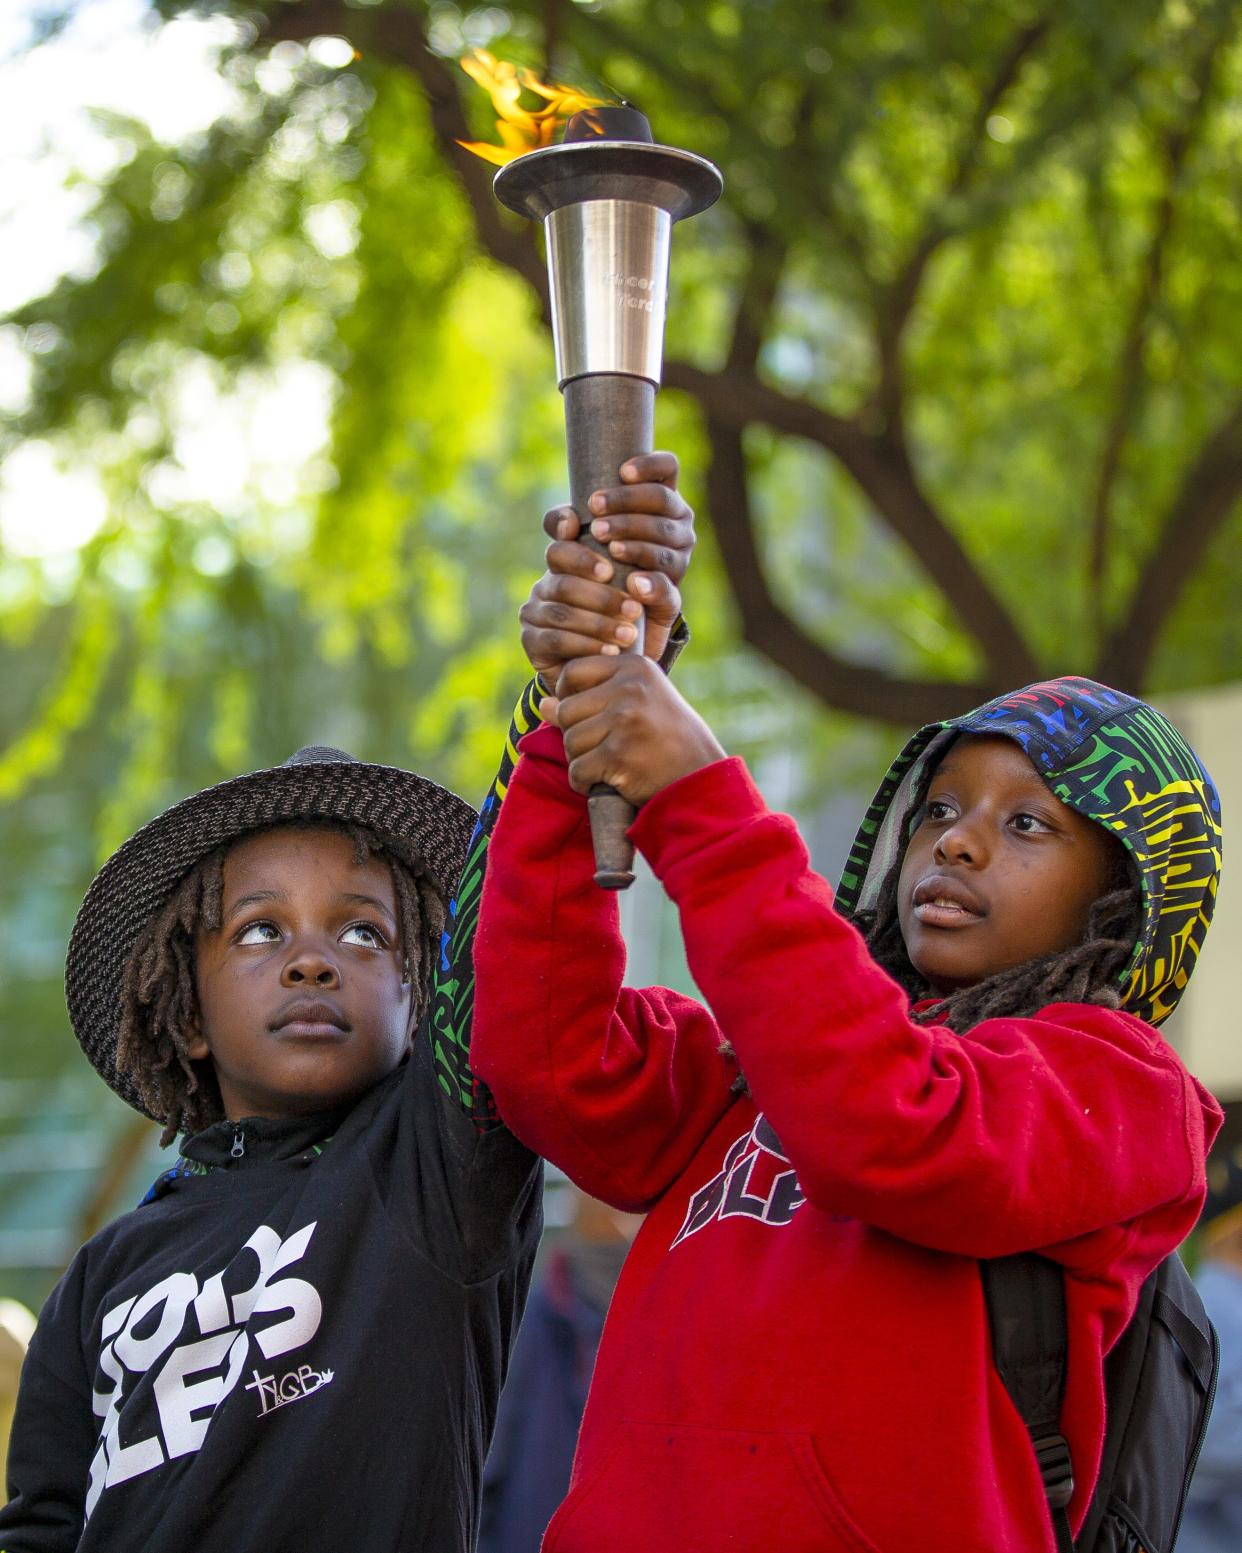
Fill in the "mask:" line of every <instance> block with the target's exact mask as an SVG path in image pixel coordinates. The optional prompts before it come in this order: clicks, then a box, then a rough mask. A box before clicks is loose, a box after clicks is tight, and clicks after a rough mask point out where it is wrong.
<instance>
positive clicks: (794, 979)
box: [472, 728, 1220, 1553]
mask: <svg viewBox="0 0 1242 1553" xmlns="http://www.w3.org/2000/svg"><path fill="white" fill-rule="evenodd" d="M522 752H523V753H522V759H521V761H520V762H519V765H518V767H517V771H516V773H515V776H514V780H513V784H512V787H511V789H510V791H509V794H508V796H507V798H506V800H505V803H504V805H503V808H502V810H501V814H500V818H499V820H498V822H497V826H496V831H495V835H494V837H493V841H492V851H491V858H490V861H489V865H488V871H487V877H486V883H485V888H484V897H483V906H482V915H481V922H480V928H479V935H478V940H477V944H476V970H477V977H478V984H477V1002H476V1011H475V1025H474V1037H473V1044H472V1059H473V1061H474V1066H475V1069H476V1071H477V1072H478V1073H479V1074H480V1076H481V1077H482V1078H483V1079H484V1080H485V1081H486V1082H487V1083H488V1084H489V1085H490V1086H491V1087H492V1089H493V1091H494V1093H495V1096H496V1100H497V1102H498V1104H499V1107H500V1110H501V1114H502V1115H503V1116H504V1118H505V1121H506V1122H507V1123H508V1125H509V1126H510V1127H511V1128H512V1130H513V1131H514V1132H515V1133H516V1134H517V1135H518V1136H519V1137H520V1138H521V1139H522V1140H523V1141H524V1142H526V1143H527V1144H528V1145H529V1146H530V1147H532V1148H534V1149H537V1150H538V1151H539V1152H540V1153H542V1154H544V1155H545V1156H546V1157H547V1158H548V1159H550V1160H552V1161H553V1162H554V1163H555V1164H557V1165H559V1166H560V1167H561V1168H562V1169H563V1170H564V1171H565V1172H566V1173H567V1174H568V1175H569V1176H570V1177H571V1178H572V1179H573V1180H574V1181H576V1182H577V1183H578V1184H579V1185H580V1186H582V1187H583V1188H584V1189H585V1190H586V1191H588V1192H590V1193H592V1194H594V1195H595V1196H597V1197H600V1198H602V1199H604V1200H605V1201H606V1202H609V1203H612V1204H614V1205H615V1206H617V1207H620V1208H627V1209H635V1208H641V1209H647V1210H649V1211H648V1217H647V1219H646V1221H645V1223H644V1225H643V1227H642V1230H641V1231H640V1233H639V1236H638V1238H637V1240H636V1242H635V1245H634V1248H633V1250H632V1252H631V1253H630V1256H629V1259H628V1260H627V1262H626V1264H625V1268H624V1271H623V1273H622V1276H621V1281H620V1284H619V1285H618V1288H617V1292H616V1294H615V1296H614V1299H613V1303H612V1307H611V1310H610V1312H609V1315H608V1320H607V1323H606V1326H605V1331H604V1336H603V1341H602V1344H601V1347H600V1351H599V1356H598V1359H597V1363H596V1370H595V1376H594V1379H593V1382H592V1386H591V1392H590V1397H589V1399H588V1403H587V1409H586V1414H585V1417H584V1419H583V1424H582V1432H581V1436H580V1439H579V1445H578V1453H577V1458H576V1461H575V1465H574V1472H573V1478H572V1482H571V1487H570V1493H569V1497H568V1498H567V1499H566V1500H565V1502H564V1504H563V1505H562V1506H561V1508H560V1509H559V1511H558V1512H557V1514H556V1516H555V1517H554V1519H553V1521H552V1523H551V1525H550V1526H549V1528H548V1531H547V1535H546V1537H545V1540H544V1550H545V1553H666V1550H667V1553H699V1550H701V1553H722V1550H726V1549H727V1550H732V1553H760V1550H762V1553H776V1550H779V1553H811V1550H814V1553H1051V1550H1052V1549H1053V1546H1054V1544H1053V1537H1052V1531H1051V1524H1050V1520H1049V1516H1048V1512H1047V1509H1046V1506H1045V1502H1044V1495H1043V1490H1042V1487H1041V1484H1040V1480H1039V1476H1038V1473H1037V1471H1036V1468H1035V1462H1034V1457H1033V1452H1032V1449H1031V1445H1030V1442H1029V1439H1028V1437H1027V1435H1026V1432H1025V1430H1024V1428H1023V1425H1022V1423H1021V1421H1020V1419H1019V1418H1018V1416H1017V1414H1016V1412H1015V1410H1014V1408H1013V1405H1012V1403H1011V1402H1010V1400H1009V1397H1008V1395H1007V1393H1006V1392H1005V1390H1004V1388H1003V1386H1002V1384H1001V1382H1000V1380H999V1378H998V1376H997V1374H996V1371H995V1369H994V1366H993V1363H992V1359H991V1341H990V1333H989V1328H988V1322H987V1316H986V1312H985V1308H984V1302H983V1295H982V1292H981V1287H980V1278H979V1268H978V1259H979V1258H981V1257H994V1256H1003V1255H1005V1254H1007V1253H1009V1252H1013V1251H1019V1250H1030V1249H1039V1250H1041V1251H1043V1252H1044V1253H1045V1254H1046V1255H1048V1256H1050V1257H1052V1258H1053V1259H1055V1260H1056V1261H1057V1262H1059V1263H1060V1264H1061V1265H1062V1266H1063V1267H1064V1268H1065V1270H1066V1273H1067V1275H1068V1276H1067V1278H1066V1305H1067V1319H1068V1327H1069V1358H1068V1377H1067V1387H1066V1396H1065V1407H1064V1413H1063V1430H1064V1433H1065V1435H1066V1437H1067V1439H1068V1441H1069V1445H1070V1449H1071V1453H1072V1457H1073V1461H1074V1466H1075V1476H1076V1479H1077V1490H1076V1493H1075V1498H1074V1501H1073V1504H1072V1505H1071V1509H1070V1513H1071V1519H1072V1521H1073V1522H1074V1524H1075V1525H1077V1523H1078V1522H1079V1521H1080V1520H1081V1517H1082V1515H1083V1513H1084V1511H1085V1508H1086V1504H1087V1501H1088V1498H1089V1496H1090V1492H1091V1488H1092V1486H1093V1483H1094V1479H1095V1476H1096V1474H1097V1471H1098V1463H1099V1456H1100V1447H1101V1443H1102V1439H1103V1430H1104V1387H1103V1378H1102V1363H1103V1357H1104V1355H1105V1354H1106V1353H1107V1351H1108V1349H1109V1347H1110V1346H1111V1345H1112V1343H1113V1342H1114V1341H1115V1339H1116V1338H1117V1336H1118V1334H1119V1333H1120V1332H1121V1330H1122V1328H1123V1327H1124V1326H1125V1324H1126V1322H1127V1321H1128V1319H1129V1317H1130V1315H1131V1313H1132V1311H1133V1309H1134V1304H1135V1300H1136V1297H1137V1294H1138V1290H1139V1286H1140V1284H1141V1283H1142V1281H1143V1279H1144V1278H1145V1277H1146V1276H1147V1274H1148V1273H1149V1272H1150V1271H1151V1269H1152V1268H1153V1267H1154V1266H1155V1265H1156V1264H1157V1263H1158V1262H1159V1261H1160V1260H1161V1259H1162V1258H1163V1257H1164V1256H1165V1255H1166V1254H1167V1253H1168V1252H1169V1251H1171V1250H1172V1249H1173V1248H1175V1247H1176V1246H1177V1245H1178V1244H1179V1243H1180V1242H1181V1240H1182V1239H1183V1238H1184V1237H1185V1235H1186V1234H1187V1233H1188V1231H1189V1230H1190V1229H1191V1227H1192V1226H1193V1225H1194V1222H1195V1219H1196V1216H1197V1214H1198V1210H1199V1206H1200V1203H1201V1201H1202V1197H1203V1192H1204V1158H1205V1153H1206V1148H1207V1144H1208V1143H1209V1142H1210V1140H1211V1137H1212V1135H1213V1134H1214V1133H1215V1131H1216V1129H1217V1127H1218V1126H1219V1122H1220V1111H1219V1109H1218V1107H1217V1106H1216V1105H1215V1102H1214V1101H1213V1100H1212V1098H1211V1097H1210V1096H1209V1095H1208V1094H1207V1093H1206V1092H1205V1091H1204V1090H1202V1089H1201V1088H1200V1087H1199V1086H1198V1085H1197V1084H1196V1083H1195V1081H1194V1080H1193V1079H1192V1078H1191V1077H1190V1076H1189V1074H1188V1073H1187V1072H1186V1070H1185V1069H1184V1068H1183V1066H1182V1064H1181V1063H1180V1062H1179V1061H1178V1059H1177V1057H1176V1056H1175V1054H1174V1053H1173V1051H1172V1050H1171V1049H1170V1047H1169V1046H1168V1045H1167V1044H1166V1043H1165V1042H1164V1041H1163V1040H1162V1039H1161V1038H1160V1036H1159V1035H1158V1034H1157V1033H1156V1031H1155V1030H1154V1029H1153V1028H1152V1027H1151V1026H1150V1025H1148V1024H1146V1023H1144V1022H1143V1021H1141V1020H1139V1019H1136V1018H1134V1017H1133V1016H1131V1015H1129V1014H1126V1013H1120V1012H1113V1011H1111V1010H1107V1009H1104V1008H1100V1007H1095V1006H1088V1005H1082V1004H1059V1005H1053V1006H1050V1007H1048V1008H1046V1009H1044V1010H1043V1011H1041V1013H1040V1014H1039V1015H1038V1016H1036V1017H1034V1018H1024V1019H991V1020H988V1021H986V1022H984V1023H982V1024H980V1025H978V1026H977V1027H976V1028H975V1029H973V1030H972V1031H971V1032H970V1033H969V1035H968V1036H959V1035H956V1034H954V1032H953V1031H951V1030H949V1029H948V1028H947V1027H944V1026H939V1025H918V1024H915V1023H912V1022H911V1020H910V1018H909V1017H908V1008H907V999H906V995H905V994H904V993H903V992H902V990H901V989H900V988H899V987H898V986H897V985H896V983H895V982H893V981H892V980H891V979H890V977H889V976H888V975H887V974H885V973H884V972H883V971H881V970H880V969H879V968H878V967H877V966H876V965H875V964H874V962H873V961H872V960H871V959H870V957H869V955H868V952H867V949H866V946H865V945H864V943H863V940H862V938H861V937H860V935H859V934H858V932H857V931H856V930H855V929H854V927H853V926H851V925H850V924H849V923H848V922H846V921H845V920H844V919H843V918H842V917H841V916H840V915H839V914H838V913H837V912H836V911H835V910H834V909H833V903H832V895H831V892H830V890H829V888H828V886H827V885H826V884H825V882H824V881H823V880H822V879H821V878H820V877H819V876H818V875H816V874H815V873H813V872H812V871H811V869H810V867H809V860H808V857H807V854H806V851H805V849H804V847H803V845H802V843H801V840H800V839H799V836H798V834H797V831H796V828H795V826H794V824H793V822H792V821H791V820H789V819H788V818H786V817H785V816H782V815H778V814H773V813H771V812H769V811H768V809H767V808H766V806H765V804H764V802H763V799H762V797H761V796H760V794H759V792H758V791H757V789H756V788H755V787H754V785H753V783H752V782H751V780H750V778H749V776H748V774H747V772H746V769H745V767H744V766H743V765H742V763H741V762H740V761H738V760H735V759H734V760H725V761H721V762H719V763H718V764H716V765H712V766H709V767H707V768H706V769H704V770H702V771H699V772H696V773H694V774H693V775H691V776H688V777H686V778H684V779H682V780H681V781H679V782H676V783H674V784H673V785H671V786H670V787H668V788H666V789H664V790H663V791H662V792H660V793H659V794H657V795H656V796H655V797H654V798H653V799H652V800H651V801H650V802H649V803H648V804H647V805H646V806H645V807H644V808H643V810H642V811H641V813H640V815H639V817H638V819H637V821H636V823H635V825H634V827H633V830H632V835H633V837H634V839H635V841H636V842H637V844H638V846H639V847H640V848H641V850H642V852H643V853H644V855H645V856H646V857H647V859H648V860H649V862H650V863H651V865H652V867H653V869H654V871H655V873H656V875H657V877H658V878H659V879H660V880H661V881H662V883H663V885H664V887H665V889H666V890H667V892H668V894H669V895H670V896H671V898H672V899H673V900H674V901H675V902H676V904H677V906H678V907H679V909H680V913H681V922H682V929H683V933H684V937H685V942H686V948H687V953H688V955H689V961H690V966H691V969H692V971H693V973H694V976H695V979H696V981H697V983H698V985H699V987H700V988H701V989H702V992H703V994H704V996H705V997H706V999H707V1002H708V1003H709V1004H710V1008H711V1012H709V1011H708V1010H707V1009H705V1008H703V1007H701V1006H700V1005H699V1004H697V1003H695V1002H694V1001H692V1000H690V999H688V998H685V997H682V996H680V995H679V994H677V993H674V992H670V991H667V990H665V989H662V988H645V989H642V990H638V989H634V988H630V987H623V986H622V985H621V980H622V975H623V971H624V946H623V943H622V940H621V936H620V932H619V927H618V913H617V904H616V900H615V898H614V897H612V896H610V895H608V894H606V893H605V892H604V891H602V890H600V889H598V888H597V887H596V886H595V884H594V883H593V881H592V872H593V862H592V853H591V843H590V835H589V831H588V827H587V818H586V806H585V803H584V801H583V799H582V798H581V797H579V796H578V795H577V794H575V793H574V792H573V791H572V790H571V789H570V787H569V784H568V780H567V776H566V772H565V762H564V755H563V751H562V747H561V740H560V735H559V733H558V732H557V731H556V730H555V729H553V728H544V729H540V730H539V731H537V732H536V733H534V734H532V735H530V736H529V737H528V738H527V739H526V740H524V741H523V745H522ZM722 1032H723V1034H724V1035H725V1036H727V1038H728V1040H729V1042H730V1043H731V1044H732V1047H733V1050H734V1052H735V1053H736V1056H737V1059H738V1061H740V1064H741V1067H742V1069H743V1070H744V1072H745V1075H746V1079H747V1081H748V1083H749V1086H750V1090H751V1094H752V1095H753V1097H754V1098H753V1099H752V1098H750V1097H749V1096H739V1095H736V1094H735V1093H733V1090H732V1088H731V1086H732V1084H733V1082H734V1080H735V1079H736V1078H737V1066H736V1064H735V1063H734V1062H733V1060H732V1059H730V1058H728V1057H726V1056H722V1054H721V1051H720V1045H721V1037H722Z"/></svg>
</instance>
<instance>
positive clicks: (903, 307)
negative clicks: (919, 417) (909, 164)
mask: <svg viewBox="0 0 1242 1553" xmlns="http://www.w3.org/2000/svg"><path fill="white" fill-rule="evenodd" d="M1051 25H1052V17H1051V15H1045V16H1041V17H1037V18H1036V20H1035V21H1033V22H1031V23H1029V24H1028V25H1027V26H1025V27H1022V28H1019V29H1018V31H1017V32H1016V33H1015V34H1014V36H1013V37H1012V39H1011V40H1010V43H1009V47H1008V48H1007V49H1006V50H1005V52H1004V54H1003V55H1002V56H1001V59H1000V63H999V64H998V66H997V68H996V72H995V74H994V75H993V77H992V80H991V82H990V84H989V85H988V88H987V90H986V91H985V92H984V94H983V96H982V97H981V98H980V99H979V103H978V105H977V107H976V109H975V115H974V118H973V120H972V121H971V124H970V128H969V130H968V131H967V132H966V135H965V138H964V141H963V144H962V147H961V149H960V151H959V153H958V157H957V165H956V167H955V168H954V172H953V176H952V178H951V179H950V180H949V183H948V186H947V187H946V188H945V190H944V192H943V193H942V194H941V196H940V198H939V200H938V201H937V213H936V214H934V215H933V216H932V217H931V219H930V220H929V222H928V225H927V229H926V231H925V232H924V233H923V236H922V237H921V238H920V239H919V241H918V242H917V243H916V244H915V246H914V250H913V252H912V253H911V255H910V257H909V259H908V260H907V261H906V264H905V267H904V269H903V270H902V271H901V273H900V275H898V277H897V279H896V280H895V281H894V282H893V284H892V286H891V287H890V288H888V291H887V294H886V296H885V300H884V306H883V308H882V311H881V313H880V316H879V318H878V319H877V345H878V350H879V369H880V389H879V394H878V399H877V403H878V406H879V408H880V410H881V411H882V413H883V415H884V418H885V420H887V421H888V422H889V423H890V424H891V425H893V426H894V427H897V426H900V424H901V415H902V379H901V340H902V336H903V335H904V333H905V328H906V324H907V323H908V322H909V319H910V314H911V313H912V312H913V311H914V305H915V302H916V301H917V300H918V294H919V289H920V287H921V286H922V283H923V277H924V276H925V274H926V273H927V266H928V264H929V263H930V262H931V259H932V256H933V255H934V254H935V252H936V250H937V249H938V248H939V247H940V246H941V244H942V243H943V242H944V241H945V239H946V238H947V237H949V236H950V235H951V233H952V232H953V230H954V225H953V223H952V222H951V221H950V220H948V219H946V216H945V214H944V212H945V210H946V209H947V208H951V207H952V204H953V202H954V200H956V199H957V198H959V197H960V196H961V195H962V194H964V193H965V192H966V190H967V189H968V188H969V187H970V183H971V180H972V179H973V178H974V174H975V169H976V167H977V166H978V164H979V154H980V151H981V150H982V148H983V143H984V139H985V137H986V135H987V125H988V120H989V119H990V118H991V117H992V115H993V114H994V113H995V112H996V109H997V107H998V106H999V105H1000V102H1001V100H1002V98H1003V97H1004V96H1005V94H1006V92H1008V90H1009V88H1010V87H1011V86H1012V85H1013V83H1014V82H1015V81H1016V80H1017V78H1018V74H1019V72H1020V71H1021V69H1022V66H1023V64H1024V63H1025V62H1026V60H1027V59H1028V57H1029V56H1030V55H1031V54H1032V53H1033V52H1034V50H1035V49H1036V48H1037V47H1038V46H1039V44H1040V43H1041V42H1042V41H1043V39H1044V37H1045V35H1046V34H1047V32H1048V30H1049V28H1050V27H1051Z"/></svg>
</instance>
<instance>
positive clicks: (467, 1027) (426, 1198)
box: [387, 680, 543, 1283]
mask: <svg viewBox="0 0 1242 1553" xmlns="http://www.w3.org/2000/svg"><path fill="white" fill-rule="evenodd" d="M539 694H540V692H539V689H538V685H537V682H536V681H535V680H531V681H530V683H529V684H528V685H527V686H526V687H525V688H524V689H523V691H522V694H521V696H520V697H519V698H518V702H517V706H516V708H515V709H514V713H513V718H512V720H511V721H510V724H509V730H508V734H507V736H506V738H505V746H504V751H503V754H502V756H501V762H500V769H499V770H498V771H497V773H496V777H495V779H494V780H493V782H492V785H491V787H490V788H489V789H488V793H487V797H486V798H485V799H484V802H483V807H482V809H481V810H480V813H479V821H478V824H477V825H476V827H475V831H474V835H473V836H472V837H471V840H470V846H469V849H468V852H467V856H466V862H465V866H464V868H463V869H462V874H461V878H460V880H459V881H458V885H457V890H456V893H455V895H454V897H453V900H452V901H451V902H450V903H449V913H448V923H447V926H446V929H445V932H444V935H443V938H442V939H441V944H440V954H439V957H438V961H437V967H436V976H435V984H434V986H433V989H432V995H431V1006H430V1010H429V1015H428V1017H427V1018H426V1019H425V1020H424V1023H423V1027H422V1029H421V1030H420V1032H419V1035H418V1038H417V1040H416V1041H415V1045H414V1052H413V1055H412V1056H411V1059H410V1063H409V1068H408V1071H407V1074H406V1081H405V1084H404V1086H403V1087H404V1090H405V1096H404V1101H403V1117H402V1123H401V1130H402V1136H401V1139H400V1141H399V1143H398V1146H397V1149H396V1154H395V1158H394V1160H393V1161H392V1162H391V1165H392V1172H391V1173H390V1174H389V1175H388V1177H387V1180H388V1185H389V1187H390V1189H391V1191H392V1193H393V1194H395V1195H394V1196H393V1197H392V1198H391V1200H392V1201H393V1202H394V1203H396V1204H398V1205H399V1206H398V1207H397V1212H398V1213H399V1214H401V1215H403V1216H408V1222H409V1223H411V1224H417V1226H418V1230H417V1233H418V1235H419V1237H420V1240H421V1241H422V1243H423V1246H424V1249H425V1250H426V1251H427V1253H428V1255H430V1256H431V1258H432V1260H433V1261H434V1262H435V1263H436V1265H437V1266H439V1267H440V1268H441V1269H442V1270H443V1271H444V1272H446V1273H448V1274H449V1275H450V1276H452V1277H454V1278H456V1279H457V1280H459V1281H461V1282H468V1283H474V1282H478V1281H480V1280H482V1279H485V1278H489V1277H491V1276H492V1274H493V1273H495V1272H497V1271H499V1270H501V1269H502V1268H504V1267H506V1266H509V1265H511V1264H513V1263H515V1262H527V1263H528V1262H529V1260H530V1258H532V1257H533V1255H534V1250H535V1246H536V1244H537V1243H538V1239H539V1234H540V1230H541V1228H542V1222H543V1216H542V1215H543V1208H542V1199H543V1192H542V1188H543V1174H542V1168H541V1162H540V1160H539V1158H538V1156H537V1155H535V1154H532V1153H531V1151H530V1150H529V1149H528V1148H527V1147H526V1145H525V1144H523V1143H521V1142H519V1141H518V1139H517V1138H515V1137H514V1136H513V1134H512V1133H511V1132H510V1131H509V1129H508V1128H507V1127H506V1126H505V1125H504V1122H503V1121H502V1120H501V1118H500V1116H499V1114H498V1112H497V1110H496V1104H495V1101H494V1100H493V1099H492V1095H491V1091H490V1090H489V1089H488V1088H487V1086H486V1085H485V1084H484V1083H483V1082H482V1081H481V1080H480V1079H478V1078H477V1077H476V1076H475V1074H474V1072H473V1071H472V1069H471V1067H470V1032H471V1024H472V1020H473V1017H474V936H475V930H476V928H477V926H478V920H479V902H480V898H481V896H482V892H483V877H484V873H485V871H486V868H487V856H488V845H489V843H490V840H491V835H492V828H493V826H494V825H495V823H496V816H497V814H498V813H499V812H500V805H501V803H502V802H503V801H504V796H505V792H506V790H507V788H508V784H509V779H510V777H511V776H512V774H513V767H514V765H515V764H516V762H517V745H518V740H519V739H521V738H522V736H523V735H524V734H526V733H528V732H529V731H530V730H531V729H532V728H534V727H536V726H538V722H539V717H538V713H537V712H536V710H535V707H536V705H537V704H538V700H539ZM407 1129H408V1130H407ZM411 1133H412V1136H411ZM406 1162H410V1163H413V1164H414V1167H415V1168H414V1171H413V1174H412V1176H410V1177H406V1176H405V1174H404V1166H405V1163H406Z"/></svg>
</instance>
